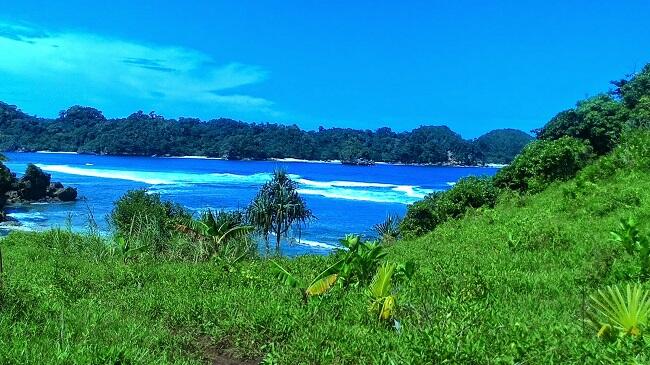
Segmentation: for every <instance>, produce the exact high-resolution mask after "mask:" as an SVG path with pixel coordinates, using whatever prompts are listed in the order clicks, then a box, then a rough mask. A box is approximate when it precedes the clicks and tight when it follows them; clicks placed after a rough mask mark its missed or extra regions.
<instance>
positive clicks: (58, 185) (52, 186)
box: [47, 181, 63, 194]
mask: <svg viewBox="0 0 650 365" xmlns="http://www.w3.org/2000/svg"><path fill="white" fill-rule="evenodd" d="M57 189H63V184H61V183H60V182H58V181H57V182H53V183H51V184H50V187H49V188H47V191H48V194H49V192H50V191H56V190H57Z"/></svg>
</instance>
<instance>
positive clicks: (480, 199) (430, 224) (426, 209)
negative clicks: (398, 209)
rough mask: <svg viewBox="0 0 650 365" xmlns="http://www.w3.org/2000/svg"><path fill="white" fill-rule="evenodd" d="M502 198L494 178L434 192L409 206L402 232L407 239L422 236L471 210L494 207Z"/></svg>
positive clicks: (475, 179)
mask: <svg viewBox="0 0 650 365" xmlns="http://www.w3.org/2000/svg"><path fill="white" fill-rule="evenodd" d="M498 196H499V189H498V188H497V187H496V186H495V185H494V184H493V182H492V179H491V178H487V177H474V176H473V177H468V178H464V179H461V180H460V181H458V183H456V185H455V186H454V187H453V188H452V189H450V190H448V191H446V192H436V193H433V194H431V195H429V196H428V197H426V198H425V199H424V200H422V201H419V202H416V203H414V204H413V205H411V206H409V208H408V211H407V212H406V216H405V217H404V220H403V221H402V223H401V224H400V229H401V231H402V233H403V234H404V235H406V236H411V237H413V236H418V235H421V234H423V233H426V232H429V231H432V230H433V229H434V228H435V227H436V226H437V225H439V224H441V223H443V222H445V221H447V220H449V219H454V218H459V217H461V216H462V215H463V214H465V212H466V211H467V209H472V208H474V209H475V208H480V207H483V206H488V207H490V208H492V207H494V205H495V204H496V201H497V198H498Z"/></svg>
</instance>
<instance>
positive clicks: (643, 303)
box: [589, 284, 650, 338]
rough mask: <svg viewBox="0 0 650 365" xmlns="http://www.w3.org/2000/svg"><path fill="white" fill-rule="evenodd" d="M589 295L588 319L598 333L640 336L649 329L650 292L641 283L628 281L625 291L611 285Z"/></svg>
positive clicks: (604, 335)
mask: <svg viewBox="0 0 650 365" xmlns="http://www.w3.org/2000/svg"><path fill="white" fill-rule="evenodd" d="M590 299H591V302H590V310H591V311H590V319H589V321H590V322H591V323H592V325H593V326H594V327H595V328H596V329H597V330H598V337H601V338H611V337H620V336H626V335H627V336H641V335H642V334H644V332H645V331H646V329H647V327H648V319H649V318H650V296H649V294H648V292H647V291H646V290H644V289H643V288H642V287H641V286H640V285H638V284H637V285H633V286H631V285H629V284H628V285H626V286H625V291H624V294H623V293H621V290H620V289H619V287H618V286H614V287H611V286H610V287H607V288H606V289H605V290H599V291H598V293H597V294H595V295H592V296H591V297H590Z"/></svg>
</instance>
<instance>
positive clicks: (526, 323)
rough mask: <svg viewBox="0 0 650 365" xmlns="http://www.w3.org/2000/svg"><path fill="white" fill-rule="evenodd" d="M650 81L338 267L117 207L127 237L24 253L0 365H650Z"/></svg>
mask: <svg viewBox="0 0 650 365" xmlns="http://www.w3.org/2000/svg"><path fill="white" fill-rule="evenodd" d="M648 80H650V67H646V68H645V69H644V70H643V72H642V73H640V74H638V75H635V76H634V77H632V78H630V79H626V80H623V81H620V82H617V89H616V90H614V91H613V92H612V93H611V94H608V95H602V96H598V97H596V98H593V99H590V100H588V101H585V102H581V103H579V104H578V106H577V107H576V108H575V109H572V110H570V111H568V112H563V113H561V114H560V115H565V114H567V113H569V114H574V116H572V117H571V119H564V117H563V116H562V117H560V116H559V117H556V118H554V119H553V120H552V121H551V122H549V124H547V125H546V126H545V127H544V128H542V129H541V130H540V131H539V136H540V140H538V141H535V142H532V143H531V144H529V145H528V146H527V147H526V148H525V149H524V150H523V152H522V153H521V154H520V155H518V156H517V158H516V159H515V160H514V161H513V163H512V164H510V165H509V166H508V167H506V168H504V169H502V170H501V171H500V172H499V173H498V174H497V176H496V177H495V178H494V179H488V178H469V179H465V180H461V181H460V182H459V183H458V184H457V185H456V186H455V187H454V188H452V189H451V190H449V191H447V192H444V193H435V194H432V195H431V196H429V197H427V198H426V199H424V200H423V201H422V202H419V203H416V204H414V205H412V206H411V207H409V211H408V214H407V215H406V217H405V218H404V220H403V221H402V222H401V224H398V223H397V222H396V221H395V220H394V219H392V218H391V220H389V221H387V222H385V223H384V224H381V225H379V226H377V230H378V231H379V232H380V233H381V234H380V238H379V240H378V241H377V242H367V241H364V240H363V239H361V238H359V237H357V236H347V237H346V238H345V239H344V240H342V242H341V243H342V244H343V245H344V246H345V247H346V250H340V251H338V252H335V253H333V254H332V255H330V256H303V257H298V258H295V259H284V258H281V257H272V258H269V257H256V255H255V254H253V253H251V252H250V251H247V252H243V253H242V254H240V252H242V251H241V250H238V249H237V248H238V247H244V246H240V244H239V243H238V242H246V241H239V239H240V238H241V237H239V236H237V237H232V238H231V239H229V238H228V237H229V236H228V234H227V232H228V231H230V230H231V229H230V228H228V229H227V230H226V229H222V228H224V227H226V228H227V227H230V226H229V224H232V227H234V228H233V229H239V228H242V227H246V226H245V225H244V224H245V222H246V220H245V219H243V217H242V216H239V215H237V214H236V213H232V214H234V216H231V215H228V214H227V213H224V212H220V213H216V214H213V213H212V212H208V215H205V216H203V217H201V218H200V220H199V221H196V220H194V219H193V218H191V217H185V216H184V215H183V214H182V209H180V208H178V207H177V206H175V205H173V204H171V203H162V202H160V201H159V200H158V199H159V198H157V197H156V196H149V195H147V194H142V193H139V192H131V193H129V194H128V195H127V196H125V197H124V198H123V199H121V200H120V201H119V202H117V203H116V208H115V210H114V213H113V217H114V218H115V219H116V221H118V222H122V223H124V222H129V221H130V222H132V223H131V224H130V225H129V224H127V225H124V224H122V226H123V227H124V228H121V229H120V228H118V229H117V232H116V236H115V237H102V236H100V235H98V234H97V233H96V232H95V231H94V229H93V227H92V225H91V226H90V227H89V232H88V233H87V234H82V235H79V234H74V233H71V232H69V231H66V230H65V229H58V230H52V231H49V232H45V233H14V234H11V235H10V236H9V237H7V238H6V239H4V240H3V241H0V247H1V248H2V254H3V262H4V273H3V274H2V288H1V290H0V305H1V307H0V308H1V309H0V341H1V342H0V345H1V346H0V362H2V363H21V364H22V363H43V362H50V363H62V364H63V363H120V364H124V363H138V364H147V363H163V364H164V363H177V364H191V363H215V364H220V363H245V362H248V363H259V362H262V363H266V364H366V363H368V364H387V363H388V364H390V363H394V364H423V363H448V364H457V363H461V364H484V363H488V364H546V363H558V364H592V363H596V364H598V363H612V364H621V363H624V364H646V363H649V362H650V354H649V353H648V351H647V349H648V346H649V345H650V332H649V328H648V323H649V322H648V321H649V320H650V299H649V297H650V294H649V293H650V285H649V284H648V281H647V280H648V278H650V223H649V222H650V219H649V218H650V131H648V129H647V128H645V127H644V123H646V122H647V120H645V119H643V118H644V117H643V115H645V114H643V110H641V109H642V108H644V106H643V105H644V103H643V102H642V100H645V98H647V97H648V95H650V82H648ZM630 95H632V96H630ZM639 108H641V109H639ZM612 109H615V112H612ZM639 118H641V119H639ZM567 120H570V123H569V122H567ZM610 127H611V128H610ZM275 176H276V178H275V180H280V179H279V177H281V174H280V173H276V175H275ZM271 185H273V184H271ZM273 186H276V185H273ZM278 186H279V185H278ZM288 186H289V187H292V186H293V185H291V184H290V183H289V184H288ZM268 190H269V191H273V192H275V190H274V189H268ZM263 191H264V190H262V192H263ZM279 191H283V190H282V189H280V190H279ZM284 195H286V194H284V193H274V194H261V195H260V196H261V197H262V198H261V199H262V200H268V199H284V198H283V196H284ZM295 197H296V198H297V196H295ZM285 198H286V197H285ZM273 201H277V200H273ZM254 204H255V203H252V205H254ZM280 205H282V206H284V205H285V204H280ZM146 211H153V212H155V214H153V215H146V214H142V212H146ZM260 217H263V216H260ZM179 221H180V222H185V223H183V224H181V225H180V229H179V224H178V222H179ZM211 222H225V223H224V224H213V223H211ZM170 223H171V226H170ZM226 223H227V224H226ZM262 223H264V222H262ZM116 226H120V224H116ZM263 226H264V224H263ZM270 226H271V224H270V223H269V224H268V225H266V226H264V227H266V229H268V228H269V227H270ZM170 227H172V228H173V229H171V228H170ZM237 227H239V228H237ZM178 232H180V233H178ZM205 237H207V239H206V238H205ZM400 237H403V238H400ZM215 242H219V244H214V245H213V243H215ZM204 244H206V246H203V245H204Z"/></svg>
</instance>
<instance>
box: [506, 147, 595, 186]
mask: <svg viewBox="0 0 650 365" xmlns="http://www.w3.org/2000/svg"><path fill="white" fill-rule="evenodd" d="M592 158H593V153H592V149H591V147H590V146H589V145H588V144H587V143H585V142H583V141H580V140H577V139H575V138H572V137H562V138H560V139H557V140H552V141H535V142H532V143H530V144H529V145H528V146H526V148H524V150H523V151H522V153H521V154H520V155H519V156H517V157H516V158H515V160H514V161H513V162H512V164H510V165H508V166H506V167H504V168H503V169H501V170H500V171H499V172H498V173H497V174H496V176H495V177H494V184H495V185H496V186H498V187H501V188H508V189H513V190H519V191H522V192H526V191H528V192H538V191H541V190H543V189H544V188H546V186H548V185H549V184H551V183H552V182H555V181H565V180H568V179H570V178H572V177H574V176H575V175H576V173H577V172H578V171H579V170H580V169H582V168H583V167H585V166H586V165H587V164H588V163H589V162H590V161H591V160H592Z"/></svg>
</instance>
